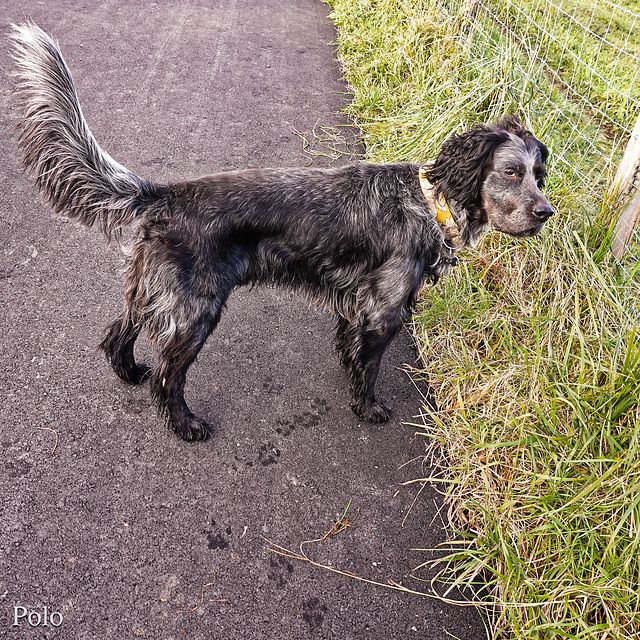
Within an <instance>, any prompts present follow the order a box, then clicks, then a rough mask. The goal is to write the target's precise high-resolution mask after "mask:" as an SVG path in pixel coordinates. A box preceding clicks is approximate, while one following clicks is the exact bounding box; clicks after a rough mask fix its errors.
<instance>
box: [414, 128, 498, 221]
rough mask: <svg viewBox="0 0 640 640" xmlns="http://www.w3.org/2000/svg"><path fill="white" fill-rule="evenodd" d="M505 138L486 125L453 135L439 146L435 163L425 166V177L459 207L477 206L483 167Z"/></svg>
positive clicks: (495, 129) (496, 130)
mask: <svg viewBox="0 0 640 640" xmlns="http://www.w3.org/2000/svg"><path fill="white" fill-rule="evenodd" d="M508 139H509V133H508V132H507V131H505V130H504V129H500V128H496V127H487V126H478V127H475V128H474V129H471V130H470V131H467V132H465V133H461V134H459V135H455V136H452V137H451V138H449V139H448V140H447V141H446V142H445V143H444V144H443V145H442V149H441V151H440V153H439V154H438V157H437V158H436V160H435V162H434V163H433V164H430V165H427V167H426V174H427V178H428V179H429V181H430V182H431V183H432V184H434V185H435V186H436V190H437V192H438V193H442V195H443V196H444V197H445V198H446V199H447V200H453V201H455V202H456V203H457V205H458V206H459V207H462V208H465V209H468V208H471V207H473V206H474V205H476V206H477V205H478V203H479V201H480V189H481V187H482V180H483V177H484V168H485V165H486V164H487V162H489V161H490V160H491V157H492V156H493V152H494V151H495V149H496V148H497V147H498V146H499V145H501V144H502V143H503V142H506V141H507V140H508Z"/></svg>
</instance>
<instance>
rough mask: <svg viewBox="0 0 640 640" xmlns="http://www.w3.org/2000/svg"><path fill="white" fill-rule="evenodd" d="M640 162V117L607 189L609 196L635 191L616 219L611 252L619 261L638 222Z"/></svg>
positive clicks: (639, 216)
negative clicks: (639, 169) (639, 166)
mask: <svg viewBox="0 0 640 640" xmlns="http://www.w3.org/2000/svg"><path fill="white" fill-rule="evenodd" d="M639 160H640V115H638V119H637V120H636V124H635V127H634V128H633V132H632V133H631V138H630V139H629V142H628V144H627V148H626V150H625V152H624V156H623V158H622V162H621V163H620V166H619V167H618V172H617V173H616V177H615V179H614V180H613V184H612V185H611V187H610V188H609V196H610V197H615V196H616V195H618V194H620V193H622V194H628V193H631V192H632V190H633V189H635V194H634V195H633V196H632V197H631V199H630V200H629V202H628V203H627V206H626V207H625V208H624V211H623V212H622V214H621V215H620V218H619V219H618V223H617V224H616V230H615V237H614V239H613V242H612V243H611V250H612V251H613V254H614V255H615V257H616V258H618V259H620V258H622V256H623V255H624V254H625V252H626V250H627V245H628V244H629V240H630V239H631V236H632V235H633V232H634V231H635V228H636V226H637V224H638V220H640V190H639V189H638V188H637V185H636V184H635V183H634V177H635V173H636V168H637V166H638V161H639Z"/></svg>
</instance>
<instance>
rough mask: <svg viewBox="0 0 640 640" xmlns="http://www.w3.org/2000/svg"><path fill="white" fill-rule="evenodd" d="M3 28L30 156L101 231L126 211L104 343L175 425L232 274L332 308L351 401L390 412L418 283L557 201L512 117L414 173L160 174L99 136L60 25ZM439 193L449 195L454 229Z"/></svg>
mask: <svg viewBox="0 0 640 640" xmlns="http://www.w3.org/2000/svg"><path fill="white" fill-rule="evenodd" d="M13 38H14V41H15V49H14V58H15V60H16V62H17V66H18V82H17V92H18V94H19V96H20V97H21V98H22V103H23V106H24V116H23V119H22V122H21V123H20V145H21V147H22V149H23V151H24V166H25V168H27V169H28V170H30V171H31V172H32V173H33V175H34V176H35V179H36V182H37V184H38V186H39V188H40V189H41V191H42V192H43V193H44V195H45V196H46V197H47V199H48V200H49V201H50V203H51V204H52V206H53V209H54V211H55V212H56V213H59V214H62V215H65V216H66V217H68V218H70V219H72V220H75V221H77V222H79V223H81V224H83V225H85V226H87V227H91V226H93V225H98V226H99V227H101V228H102V230H103V231H104V232H105V234H106V235H107V237H108V238H111V237H116V238H119V237H120V232H121V230H122V229H123V228H124V227H125V226H127V225H134V227H133V228H134V229H135V236H134V240H133V245H132V248H131V253H130V256H129V258H128V263H127V265H128V266H127V271H126V291H125V304H124V310H123V312H122V314H121V315H120V316H119V317H118V318H117V319H116V320H115V321H114V322H113V323H112V324H111V325H110V326H109V328H108V329H107V332H106V336H105V338H104V340H103V342H102V344H101V347H102V349H103V350H104V352H105V353H106V355H107V357H108V358H109V360H110V362H111V365H112V366H113V369H114V370H115V372H116V374H117V375H118V376H119V377H120V378H121V379H122V380H124V381H125V382H128V383H131V384H137V383H139V382H141V381H143V380H144V379H146V378H147V377H149V378H150V382H151V392H152V394H153V397H154V398H155V401H156V402H157V405H158V408H159V410H160V412H161V413H162V414H164V415H165V416H166V418H167V420H168V422H169V424H170V426H171V427H172V428H173V429H174V431H175V432H176V433H177V434H178V435H179V436H180V437H182V438H184V439H185V440H198V439H202V438H204V437H206V435H207V433H208V429H207V425H206V423H205V422H204V421H203V420H201V419H200V418H198V417H196V416H194V415H193V414H192V413H191V411H190V410H189V408H188V407H187V405H186V403H185V401H184V396H183V390H184V384H185V377H186V374H187V370H188V368H189V366H190V365H191V363H192V362H193V361H194V360H195V358H196V356H197V355H198V352H199V351H200V349H201V347H202V345H203V344H204V342H205V340H206V339H207V336H208V335H209V334H210V333H211V332H212V331H213V329H214V328H215V327H216V325H217V323H218V321H219V319H220V314H221V312H222V309H223V307H224V304H225V301H226V300H227V298H228V296H229V294H230V293H231V291H232V290H233V289H234V288H235V287H238V286H241V285H247V284H251V285H253V284H265V283H268V284H276V285H284V286H286V287H290V288H292V289H295V290H298V291H301V292H303V293H304V294H305V295H306V296H307V297H308V298H311V299H312V300H314V301H315V302H317V303H319V304H320V305H321V306H323V307H324V308H326V309H328V310H330V311H331V312H333V313H334V314H335V316H336V318H337V339H336V343H337V347H338V351H339V353H340V356H341V359H342V363H343V364H344V366H345V368H346V370H347V373H348V376H349V381H350V384H351V391H352V395H353V404H352V408H353V410H354V411H355V413H356V414H357V415H358V416H360V417H362V418H364V419H367V420H370V421H373V422H379V421H384V420H386V419H387V418H388V416H389V411H388V409H387V408H386V407H385V406H384V405H383V404H382V403H381V402H379V401H378V400H376V398H375V396H374V384H375V381H376V377H377V375H378V370H379V366H380V360H381V358H382V354H383V353H384V351H385V349H386V347H387V345H388V344H389V342H390V341H391V340H392V338H393V337H394V336H395V335H396V333H397V332H398V330H399V328H400V327H401V325H402V323H403V322H404V321H406V320H407V319H408V318H409V317H410V315H411V312H412V309H413V307H414V303H415V301H416V296H417V294H418V291H419V289H420V287H421V285H422V283H423V282H424V281H425V280H431V281H433V282H435V281H436V280H437V279H438V278H439V277H441V276H442V275H444V274H446V273H447V271H448V270H449V269H450V268H451V266H452V265H454V264H455V261H456V257H455V254H456V252H457V251H458V250H459V249H460V248H462V247H464V246H467V245H470V244H473V243H474V242H475V241H476V240H477V239H478V238H479V236H480V235H481V233H482V232H484V231H485V230H487V229H489V228H490V227H493V228H494V229H497V230H500V231H503V232H505V233H508V234H511V235H514V236H531V235H534V234H536V233H538V232H539V231H540V230H541V229H542V227H543V225H544V223H545V221H546V220H547V219H548V218H549V216H550V215H551V214H552V209H551V207H550V205H549V203H548V202H547V200H546V199H545V197H544V196H543V195H542V193H541V191H540V188H541V186H542V181H543V177H544V174H545V169H544V163H545V161H546V159H547V148H546V147H545V146H544V145H543V144H542V143H541V142H539V141H538V140H536V138H535V137H534V136H533V135H532V134H531V133H530V132H529V131H527V130H526V129H525V128H524V127H523V126H522V124H521V123H520V122H519V121H518V120H517V119H516V118H513V117H511V118H504V119H502V120H501V121H499V122H497V123H496V124H495V125H492V126H478V127H476V128H474V129H472V130H471V131H468V132H466V133H463V134H461V135H456V136H453V137H452V138H450V139H449V140H448V141H446V142H445V144H444V145H443V147H442V150H441V152H440V154H439V155H438V156H437V158H436V160H435V162H433V163H431V164H429V165H426V166H425V167H424V168H423V175H424V176H426V177H427V178H428V182H426V183H424V184H423V185H422V187H421V182H420V179H419V170H420V167H419V166H418V165H416V164H409V163H399V164H386V165H374V164H366V163H358V164H352V165H349V166H344V167H339V168H330V169H315V168H306V169H252V170H247V171H232V172H228V173H220V174H217V175H212V176H207V177H203V178H199V179H197V180H190V181H186V182H181V183H178V184H173V185H167V186H164V185H158V184H154V183H152V182H148V181H146V180H144V179H142V178H139V177H138V176H136V175H134V174H133V173H131V172H130V171H128V170H127V169H125V168H124V167H123V166H121V165H120V164H118V163H117V162H115V161H114V160H113V159H112V158H111V157H110V156H109V155H108V154H107V153H105V152H104V151H103V150H102V149H101V148H100V147H99V146H98V144H97V142H96V141H95V139H94V137H93V135H92V134H91V132H90V131H89V128H88V127H87V124H86V122H85V120H84V118H83V115H82V111H81V109H80V105H79V103H78V98H77V95H76V91H75V88H74V85H73V81H72V79H71V74H70V72H69V70H68V68H67V66H66V64H65V62H64V60H63V58H62V55H61V53H60V50H59V48H58V46H57V44H56V43H55V41H54V40H52V39H51V38H50V37H49V36H47V35H46V34H45V33H44V32H43V31H41V30H40V29H39V28H38V27H37V26H35V25H33V24H25V25H22V26H17V27H14V33H13ZM425 184H426V188H425ZM437 202H440V203H445V202H446V203H447V205H448V207H449V209H450V211H451V215H452V216H453V221H455V225H457V234H456V242H455V243H453V242H451V241H449V240H448V238H449V235H448V234H447V233H446V231H447V230H446V229H445V228H444V225H443V224H442V223H441V222H439V221H438V220H437V219H436V215H435V214H436V210H435V203H437ZM441 206H444V205H441ZM142 329H145V330H146V331H147V332H148V335H149V339H150V342H151V344H152V345H153V346H154V347H155V349H156V350H157V352H158V355H159V364H158V365H157V367H156V368H155V369H154V370H153V371H150V370H149V369H148V368H146V367H144V366H141V365H139V364H137V363H136V361H135V359H134V355H133V351H134V343H135V341H136V338H137V337H138V334H139V333H140V331H141V330H142Z"/></svg>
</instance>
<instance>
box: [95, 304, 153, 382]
mask: <svg viewBox="0 0 640 640" xmlns="http://www.w3.org/2000/svg"><path fill="white" fill-rule="evenodd" d="M140 329H141V327H140V324H139V323H138V322H136V321H134V320H133V318H132V317H131V314H130V313H127V312H126V311H125V312H124V313H123V314H122V315H121V316H120V317H119V318H118V319H117V320H115V322H113V323H111V324H110V325H109V327H108V328H107V332H106V335H105V337H104V340H103V341H102V342H101V343H100V348H101V349H102V350H103V351H104V352H105V354H106V356H107V359H108V360H109V362H110V363H111V366H112V367H113V370H114V371H115V372H116V375H117V376H118V377H119V378H120V379H121V380H124V381H125V382H127V383H129V384H140V383H141V382H143V381H144V380H146V379H147V378H148V377H149V373H150V371H151V370H150V369H149V367H147V366H144V365H138V364H137V363H136V360H135V357H134V355H133V346H134V344H135V342H136V339H137V337H138V334H139V333H140Z"/></svg>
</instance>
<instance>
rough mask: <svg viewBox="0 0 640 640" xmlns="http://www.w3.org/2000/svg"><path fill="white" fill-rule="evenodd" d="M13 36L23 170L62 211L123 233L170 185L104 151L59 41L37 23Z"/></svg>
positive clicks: (16, 27)
mask: <svg viewBox="0 0 640 640" xmlns="http://www.w3.org/2000/svg"><path fill="white" fill-rule="evenodd" d="M12 38H13V40H14V43H15V45H14V52H13V57H14V60H15V61H16V63H17V68H18V72H17V84H16V92H17V93H18V95H19V96H20V98H21V99H22V106H23V109H24V111H23V117H22V121H21V122H20V124H19V125H18V130H19V132H20V136H19V143H20V146H21V148H22V150H23V152H24V160H23V166H24V168H25V169H26V170H28V171H29V172H30V173H32V174H33V175H34V176H35V179H36V183H37V185H38V187H39V188H40V190H41V191H42V192H43V193H44V195H45V196H46V198H47V199H48V200H49V202H50V203H51V204H52V206H53V210H54V211H55V212H56V213H58V214H61V215H63V216H65V217H67V218H69V219H71V220H75V221H77V222H80V223H81V224H83V225H85V226H87V227H92V226H93V225H94V224H98V225H99V226H100V227H101V228H102V230H103V231H104V233H105V235H106V236H107V238H109V239H111V237H112V236H114V235H115V236H116V237H118V236H119V235H120V231H121V230H122V228H123V227H125V226H126V225H128V224H130V223H131V222H133V221H134V220H135V219H136V217H138V215H139V214H140V213H141V212H142V211H143V209H144V208H146V207H147V206H148V205H149V204H150V203H151V202H153V201H155V200H157V199H158V197H160V196H161V195H162V194H163V193H164V192H165V187H162V186H160V185H156V184H154V183H151V182H148V181H146V180H144V179H142V178H140V177H138V176H136V175H135V174H134V173H132V172H131V171H129V170H128V169H126V168H125V167H123V166H122V165H120V164H119V163H118V162H116V161H115V160H114V159H113V158H111V156H110V155H109V154H108V153H106V152H105V151H103V150H102V149H101V148H100V146H99V145H98V143H97V142H96V140H95V138H94V137H93V134H92V133H91V131H90V130H89V127H88V126H87V123H86V121H85V119H84V116H83V115H82V109H81V108H80V104H79V102H78V96H77V94H76V89H75V86H74V84H73V79H72V77H71V73H70V71H69V68H68V67H67V65H66V63H65V61H64V58H63V57H62V54H61V53H60V49H59V48H58V45H57V43H56V42H55V40H53V39H52V38H51V37H49V36H48V35H47V34H46V33H45V32H44V31H42V29H40V28H39V27H38V26H36V25H35V24H32V23H26V24H23V25H14V27H13V33H12Z"/></svg>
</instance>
